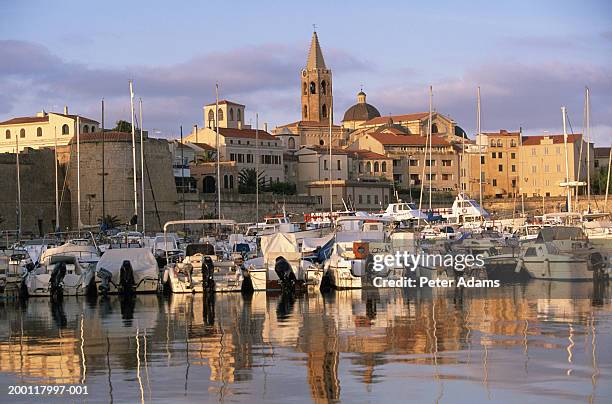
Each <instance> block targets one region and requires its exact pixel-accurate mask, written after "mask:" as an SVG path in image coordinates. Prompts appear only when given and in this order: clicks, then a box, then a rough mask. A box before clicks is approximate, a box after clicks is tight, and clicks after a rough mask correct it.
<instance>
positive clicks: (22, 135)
mask: <svg viewBox="0 0 612 404" xmlns="http://www.w3.org/2000/svg"><path fill="white" fill-rule="evenodd" d="M19 137H21V138H24V137H25V129H21V130H20V131H19Z"/></svg>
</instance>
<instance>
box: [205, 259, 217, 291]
mask: <svg viewBox="0 0 612 404" xmlns="http://www.w3.org/2000/svg"><path fill="white" fill-rule="evenodd" d="M214 272H215V266H214V264H213V261H212V258H210V257H208V256H204V257H203V259H202V287H203V289H204V291H209V292H210V291H214V290H215V280H214V278H213V273H214Z"/></svg>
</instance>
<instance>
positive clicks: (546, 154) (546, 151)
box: [544, 147, 548, 156]
mask: <svg viewBox="0 0 612 404" xmlns="http://www.w3.org/2000/svg"><path fill="white" fill-rule="evenodd" d="M544 155H545V156H548V147H545V148H544Z"/></svg>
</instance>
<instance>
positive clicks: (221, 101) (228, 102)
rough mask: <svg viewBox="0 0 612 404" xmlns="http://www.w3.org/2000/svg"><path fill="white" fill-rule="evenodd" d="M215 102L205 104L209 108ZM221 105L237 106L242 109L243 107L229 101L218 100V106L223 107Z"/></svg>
mask: <svg viewBox="0 0 612 404" xmlns="http://www.w3.org/2000/svg"><path fill="white" fill-rule="evenodd" d="M216 104H217V103H216V102H211V103H210V104H206V106H207V107H211V106H213V105H216ZM223 104H230V105H237V106H239V107H244V105H242V104H238V103H237V102H232V101H229V100H219V105H223Z"/></svg>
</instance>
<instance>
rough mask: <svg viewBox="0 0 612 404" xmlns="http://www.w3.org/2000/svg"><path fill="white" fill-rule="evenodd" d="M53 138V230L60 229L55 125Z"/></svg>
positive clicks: (57, 230)
mask: <svg viewBox="0 0 612 404" xmlns="http://www.w3.org/2000/svg"><path fill="white" fill-rule="evenodd" d="M53 138H54V143H55V149H54V152H55V153H54V154H55V229H54V230H55V231H56V232H59V231H60V222H59V195H58V190H57V187H58V185H59V184H58V183H59V181H58V176H57V126H55V127H53Z"/></svg>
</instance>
